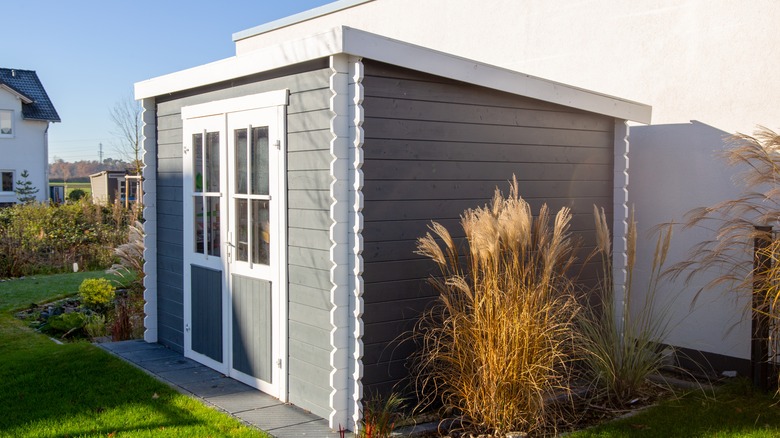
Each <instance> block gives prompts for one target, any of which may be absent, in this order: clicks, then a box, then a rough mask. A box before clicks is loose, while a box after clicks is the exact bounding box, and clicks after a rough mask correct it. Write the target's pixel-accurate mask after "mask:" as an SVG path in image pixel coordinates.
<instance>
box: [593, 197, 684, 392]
mask: <svg viewBox="0 0 780 438" xmlns="http://www.w3.org/2000/svg"><path fill="white" fill-rule="evenodd" d="M593 209H594V217H595V221H596V250H595V254H596V255H597V256H600V258H601V262H602V263H601V266H602V269H603V270H602V274H601V279H600V280H601V281H600V283H599V285H600V287H599V288H598V289H597V290H596V291H595V295H596V296H597V297H598V298H599V300H598V302H599V304H600V306H598V307H595V308H594V307H588V308H586V309H584V311H583V312H582V313H581V314H580V316H579V317H578V321H579V323H580V327H581V330H582V335H583V341H584V350H585V351H584V357H583V362H584V364H585V366H586V371H587V374H588V377H589V380H590V382H591V383H592V385H593V387H594V388H595V389H596V392H595V394H594V395H595V397H596V398H599V399H603V398H606V400H607V401H608V402H609V403H610V404H612V405H615V406H622V405H624V404H626V403H627V402H628V401H630V400H631V399H633V398H634V397H636V396H638V395H640V394H641V393H642V391H643V390H644V389H646V388H647V384H648V380H647V378H648V377H649V376H650V375H652V374H655V373H657V372H658V371H659V369H660V368H661V367H662V366H663V365H664V357H665V354H664V351H662V350H661V348H659V347H660V346H661V343H662V342H663V341H664V339H665V338H666V335H667V334H668V332H669V306H670V305H671V302H670V303H667V304H666V306H665V307H664V306H657V305H656V304H657V303H656V302H655V296H656V290H657V285H658V281H659V278H660V276H661V269H662V266H663V264H664V261H665V260H666V255H667V252H668V249H669V243H670V242H671V238H672V233H671V228H670V227H667V228H665V229H664V230H663V232H662V233H661V234H660V235H659V236H658V241H657V244H656V248H655V256H654V258H653V266H652V269H651V276H650V278H651V280H650V284H648V285H647V289H646V290H645V293H644V301H643V302H642V306H641V307H639V308H638V309H634V312H633V313H632V305H631V302H632V299H635V298H636V297H635V296H634V295H635V294H636V290H637V288H636V287H634V285H633V273H634V268H635V266H634V265H635V260H636V257H635V254H636V242H637V234H636V226H637V224H636V221H635V220H634V213H633V211H632V212H631V218H630V219H629V222H628V232H627V236H626V239H627V243H628V245H627V246H628V257H627V258H628V263H627V273H628V276H627V281H626V285H625V289H624V295H623V299H622V300H621V301H620V302H619V303H618V302H616V297H615V290H614V279H613V276H612V245H611V242H610V238H609V235H610V233H609V227H608V225H607V218H606V215H605V214H604V209H601V210H599V209H598V208H596V206H594V207H593Z"/></svg>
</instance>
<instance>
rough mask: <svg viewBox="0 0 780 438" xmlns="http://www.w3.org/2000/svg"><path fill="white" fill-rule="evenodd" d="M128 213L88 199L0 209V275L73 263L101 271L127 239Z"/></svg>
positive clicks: (52, 269) (42, 271)
mask: <svg viewBox="0 0 780 438" xmlns="http://www.w3.org/2000/svg"><path fill="white" fill-rule="evenodd" d="M115 210H116V211H115ZM132 216H134V213H133V212H128V211H126V210H124V209H123V208H121V207H120V208H119V210H117V208H114V209H109V208H105V207H101V206H98V205H94V204H92V203H91V202H89V201H88V200H87V199H83V200H81V201H79V202H76V203H68V204H63V205H49V204H40V203H31V204H25V205H22V204H17V205H15V206H12V207H8V208H3V209H0V278H4V277H20V276H24V275H32V274H47V273H56V272H64V271H68V270H70V269H71V267H72V265H73V263H74V262H76V263H78V264H79V266H81V267H82V268H84V269H92V270H94V269H105V268H107V267H109V266H111V264H112V263H113V261H114V254H113V248H115V247H117V246H118V245H120V244H121V243H123V242H124V241H125V239H126V236H127V225H128V224H129V223H132V221H133V220H135V218H134V217H132Z"/></svg>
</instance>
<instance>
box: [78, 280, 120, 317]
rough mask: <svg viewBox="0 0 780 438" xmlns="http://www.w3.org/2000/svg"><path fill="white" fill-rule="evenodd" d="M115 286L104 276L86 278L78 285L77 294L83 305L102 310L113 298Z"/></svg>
mask: <svg viewBox="0 0 780 438" xmlns="http://www.w3.org/2000/svg"><path fill="white" fill-rule="evenodd" d="M115 289H116V288H115V287H114V285H113V284H111V282H110V281H108V280H106V279H105V278H87V279H86V280H84V281H82V282H81V286H79V296H80V297H81V304H82V305H83V306H84V307H87V308H89V309H93V310H96V311H103V310H105V309H106V308H108V305H109V304H111V302H112V301H113V300H114V295H115V294H114V292H115Z"/></svg>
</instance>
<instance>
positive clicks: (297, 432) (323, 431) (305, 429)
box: [270, 420, 354, 438]
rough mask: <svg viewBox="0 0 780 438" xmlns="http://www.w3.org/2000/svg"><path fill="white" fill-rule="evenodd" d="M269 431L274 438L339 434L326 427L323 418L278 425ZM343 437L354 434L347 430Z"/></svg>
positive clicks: (346, 437)
mask: <svg viewBox="0 0 780 438" xmlns="http://www.w3.org/2000/svg"><path fill="white" fill-rule="evenodd" d="M270 433H272V434H273V436H275V437H276V438H292V437H310V438H321V437H328V438H330V437H335V438H338V437H340V436H341V435H339V433H338V432H337V431H335V430H331V429H330V428H329V427H328V422H327V421H325V420H317V421H310V422H308V423H303V424H296V425H294V426H286V427H280V428H278V429H274V430H273V431H271V432H270ZM344 437H345V438H353V437H354V435H353V434H352V432H347V433H345V434H344Z"/></svg>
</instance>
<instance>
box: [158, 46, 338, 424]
mask: <svg viewBox="0 0 780 438" xmlns="http://www.w3.org/2000/svg"><path fill="white" fill-rule="evenodd" d="M329 78H330V70H329V69H328V68H327V60H320V61H315V62H312V63H308V64H306V65H300V66H293V67H290V68H285V69H281V70H278V71H273V72H268V73H263V74H259V75H254V76H251V77H247V78H241V79H237V80H233V81H230V82H226V83H220V84H214V85H211V86H208V87H205V88H202V89H196V90H190V91H187V92H183V93H177V94H175V95H172V96H161V97H159V98H158V100H157V102H158V103H157V124H158V125H157V130H158V133H157V135H158V157H157V162H158V169H159V175H158V178H159V180H158V181H159V185H160V187H159V188H158V201H157V209H158V221H160V222H164V223H165V224H166V227H161V228H160V229H159V231H158V236H159V237H158V261H159V263H160V265H161V268H160V271H159V272H158V299H159V300H160V303H163V302H164V303H165V305H164V306H163V305H162V304H161V305H160V308H159V309H158V312H159V326H160V328H159V330H160V331H159V338H160V342H161V343H163V344H165V345H168V346H170V347H171V348H174V349H176V350H177V351H182V347H183V345H184V344H183V335H182V329H183V323H182V321H183V320H182V304H181V303H182V293H183V292H182V289H183V286H182V285H183V280H182V273H183V263H182V251H183V250H182V243H183V241H182V239H183V236H182V232H181V224H182V220H183V219H182V199H181V197H182V185H181V184H182V153H181V149H182V145H181V142H182V130H181V129H182V124H181V107H182V106H186V105H194V104H198V103H204V102H209V101H213V100H220V99H227V98H231V97H238V96H242V95H247V94H253V93H261V92H264V91H271V90H278V89H282V88H289V89H290V105H289V106H288V108H287V114H288V118H287V119H288V120H287V121H288V134H287V148H288V154H287V160H288V177H287V178H288V193H287V197H288V218H289V227H288V235H287V238H288V253H289V255H288V262H289V265H290V273H289V296H290V303H291V304H290V312H289V326H288V330H289V337H290V340H289V359H288V361H289V382H290V384H289V399H290V402H292V403H294V404H296V405H298V406H300V407H302V408H304V409H308V410H310V411H311V412H313V413H315V414H317V415H320V416H323V417H327V415H328V414H329V413H330V410H329V409H328V405H329V393H330V390H329V389H328V388H327V386H328V378H327V374H328V373H329V363H330V358H329V355H330V338H329V332H330V328H329V324H328V325H321V322H322V321H324V320H325V318H326V317H327V316H328V315H329V312H330V303H329V299H328V300H323V297H328V296H329V292H328V291H329V290H330V283H329V269H330V263H329V261H328V260H329V257H328V251H327V250H328V248H329V247H330V244H329V239H328V229H329V227H330V219H329V217H328V211H329V208H330V203H331V201H330V198H329V196H328V190H329V184H330V181H329V176H328V169H329V163H330V161H331V157H330V153H329V152H328V149H329V146H330V139H331V134H330V130H329V128H330V118H331V115H330V113H329V111H328V108H329V99H330V96H331V92H330V90H329ZM163 265H165V269H163V268H162V266H163ZM163 307H164V308H163ZM323 375H325V376H326V378H325V379H324V380H317V379H320V378H321V377H322V376H323Z"/></svg>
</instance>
